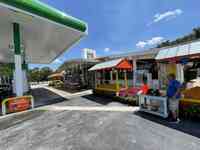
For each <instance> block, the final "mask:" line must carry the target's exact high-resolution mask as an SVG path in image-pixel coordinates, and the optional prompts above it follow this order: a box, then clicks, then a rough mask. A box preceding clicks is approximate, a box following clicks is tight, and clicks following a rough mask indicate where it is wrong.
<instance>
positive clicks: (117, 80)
mask: <svg viewBox="0 0 200 150" xmlns="http://www.w3.org/2000/svg"><path fill="white" fill-rule="evenodd" d="M115 72H116V81H115V82H116V89H117V93H116V96H119V88H120V87H119V75H118V70H116V71H115Z"/></svg>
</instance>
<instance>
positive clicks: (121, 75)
mask: <svg viewBox="0 0 200 150" xmlns="http://www.w3.org/2000/svg"><path fill="white" fill-rule="evenodd" d="M131 70H132V65H131V64H130V63H129V62H128V61H127V60H126V59H116V60H111V61H107V62H103V63H99V64H97V65H95V66H93V67H92V68H90V69H89V71H93V72H94V73H95V88H94V92H97V93H107V94H111V95H115V96H119V94H120V91H121V92H123V93H124V92H127V90H128V89H129V87H128V81H127V72H128V71H131Z"/></svg>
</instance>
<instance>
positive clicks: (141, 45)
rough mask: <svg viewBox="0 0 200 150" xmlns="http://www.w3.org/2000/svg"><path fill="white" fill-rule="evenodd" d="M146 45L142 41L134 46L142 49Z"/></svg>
mask: <svg viewBox="0 0 200 150" xmlns="http://www.w3.org/2000/svg"><path fill="white" fill-rule="evenodd" d="M146 45H147V42H144V41H139V42H138V43H137V44H136V46H137V47H138V48H144V47H145V46H146Z"/></svg>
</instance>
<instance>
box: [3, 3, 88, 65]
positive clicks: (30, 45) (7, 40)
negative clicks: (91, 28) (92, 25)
mask: <svg viewBox="0 0 200 150" xmlns="http://www.w3.org/2000/svg"><path fill="white" fill-rule="evenodd" d="M0 20H1V21H0V62H5V63H12V62H14V60H13V56H14V52H13V31H12V24H13V23H19V24H20V29H21V37H22V39H21V47H22V49H25V55H26V60H27V63H44V64H46V63H50V62H52V61H53V60H55V59H56V58H57V57H58V56H59V55H60V54H61V53H63V52H64V51H65V50H67V49H68V48H70V47H71V46H72V45H73V44H75V43H76V42H78V41H79V40H80V39H81V38H82V37H83V36H85V35H86V34H87V25H86V23H84V22H82V21H80V20H78V19H76V18H73V17H71V16H69V15H66V14H65V13H63V12H61V11H58V10H56V9H54V8H52V7H50V6H48V5H46V4H44V3H42V2H40V1H38V0H0Z"/></svg>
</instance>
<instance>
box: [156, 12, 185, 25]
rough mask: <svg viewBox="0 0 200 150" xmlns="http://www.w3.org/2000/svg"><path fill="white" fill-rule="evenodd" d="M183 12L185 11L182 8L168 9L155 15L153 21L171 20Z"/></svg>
mask: <svg viewBox="0 0 200 150" xmlns="http://www.w3.org/2000/svg"><path fill="white" fill-rule="evenodd" d="M182 13H183V11H182V10H181V9H175V10H173V11H167V12H164V13H158V14H156V15H154V20H153V22H154V23H156V22H159V21H161V20H169V19H171V18H175V17H177V16H179V15H181V14H182Z"/></svg>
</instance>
